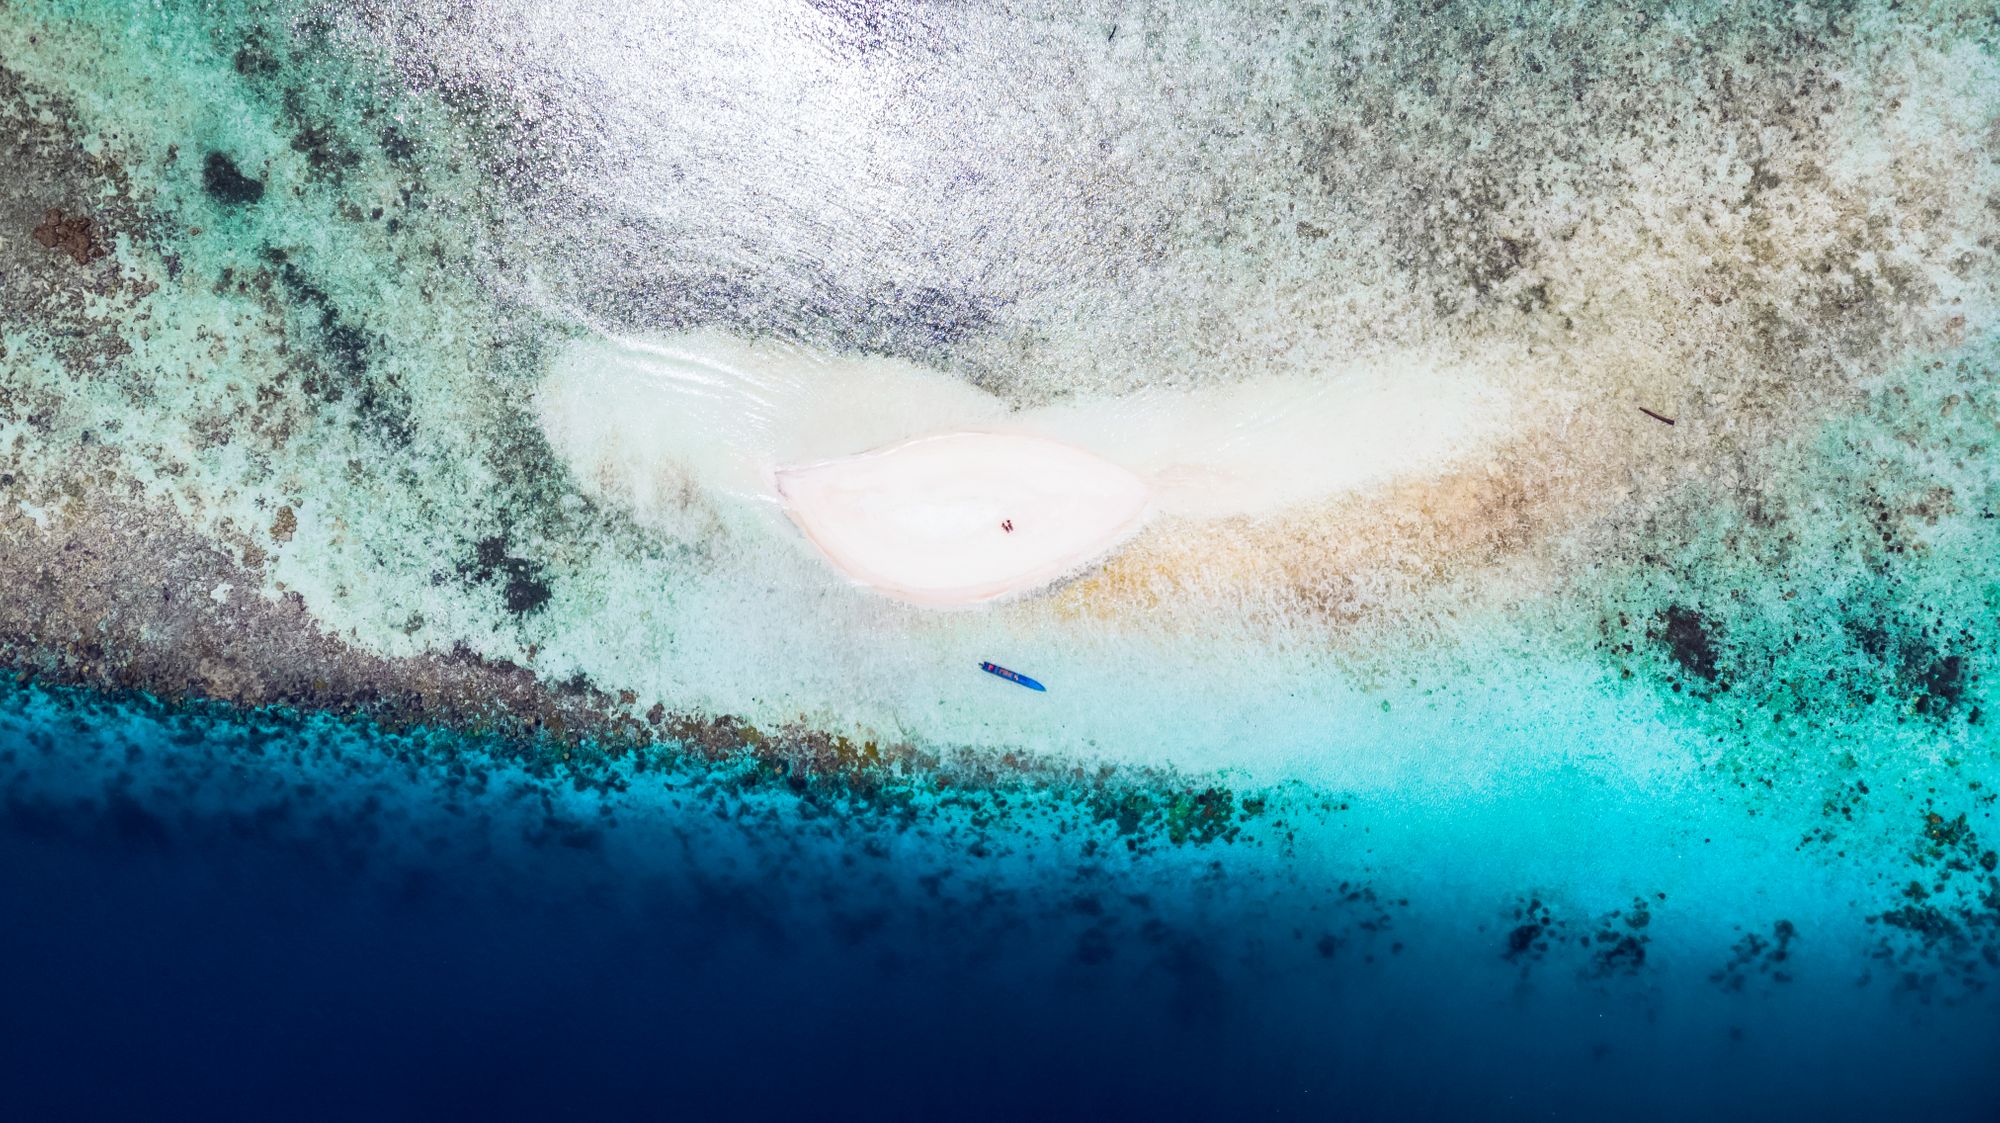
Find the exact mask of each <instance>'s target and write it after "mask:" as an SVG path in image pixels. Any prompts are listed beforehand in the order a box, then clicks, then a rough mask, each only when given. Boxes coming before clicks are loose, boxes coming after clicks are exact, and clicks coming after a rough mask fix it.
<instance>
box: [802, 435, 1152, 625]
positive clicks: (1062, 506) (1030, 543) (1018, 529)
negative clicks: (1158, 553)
mask: <svg viewBox="0 0 2000 1123" xmlns="http://www.w3.org/2000/svg"><path fill="white" fill-rule="evenodd" d="M776 482H777V488H778V494H779V496H780V497H781V498H782V499H783V500H784V504H785V512H786V513H787V514H788V515H790V516H791V519H792V521H793V522H794V523H796V524H797V525H798V527H799V529H800V530H802V531H804V532H805V535H806V537H807V538H809V539H810V540H811V541H812V543H813V545H815V546H817V547H819V550H820V552H821V553H823V554H825V555H826V557H827V560H828V561H830V562H832V563H833V565H834V566H835V567H836V568H838V569H839V570H840V571H841V572H842V573H845V574H846V575H848V576H849V577H851V578H853V579H854V580H856V581H859V582H861V583H862V584H865V585H868V586H871V587H873V588H875V589H878V590H880V591H882V592H884V593H887V594H889V595H890V596H893V597H897V598H899V599H901V600H905V601H909V602H911V603H913V604H920V605H927V606H931V607H951V606H958V605H970V604H977V603H979V602H981V601H988V600H992V599H994V598H996V597H1002V596H1006V595H1007V594H1009V593H1018V592H1025V591H1027V590H1030V589H1035V588H1039V587H1041V586H1043V585H1046V584H1048V583H1049V582H1051V581H1054V580H1055V579H1057V578H1059V577H1061V576H1063V575H1064V574H1067V573H1070V572H1072V571H1074V570H1076V569H1078V568H1081V567H1082V566H1084V565H1087V564H1089V563H1090V562H1092V561H1094V560H1096V559H1097V558H1100V557H1102V556H1103V555H1104V554H1105V553H1107V552H1109V551H1110V550H1111V549H1112V548H1113V547H1115V546H1117V545H1118V544H1119V543H1120V542H1122V541H1123V540H1124V539H1125V538H1127V537H1128V536H1130V535H1131V534H1132V533H1133V532H1134V531H1136V530H1137V529H1138V528H1139V526H1140V525H1141V524H1142V523H1144V522H1145V519H1146V515H1147V512H1148V506H1149V502H1150V500H1151V497H1152V493H1151V489H1150V488H1149V487H1148V486H1147V484H1146V482H1145V481H1144V480H1142V479H1140V478H1139V477H1138V476H1136V475H1134V474H1132V473H1131V472H1129V471H1127V470H1125V469H1124V468H1121V467H1119V466H1118V465H1116V464H1113V463H1111V462H1110V461H1108V460H1105V459H1103V458H1102V457H1099V456H1096V455H1093V454H1092V453H1089V452H1086V451H1084V450H1083V449H1080V448H1077V447H1076V446H1074V445H1070V444H1065V443H1063V442H1061V441H1052V440H1048V439H1046V438H1043V437H1029V436H1018V435H1012V434H1002V433H947V434H944V435H941V436H934V437H922V438H918V439H917V440H913V441H906V442H903V443H900V444H895V445H890V446H888V447H886V448H881V449H877V450H875V451H872V452H865V453H862V454H860V455H858V456H848V457H843V458H841V459H838V460H827V461H822V462H820V463H817V464H809V465H805V466H802V467H797V468H785V469H781V470H779V471H778V472H777V479H776Z"/></svg>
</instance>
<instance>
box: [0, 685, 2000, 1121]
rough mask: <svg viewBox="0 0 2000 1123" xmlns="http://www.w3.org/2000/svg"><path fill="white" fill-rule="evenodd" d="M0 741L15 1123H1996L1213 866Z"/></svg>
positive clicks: (387, 764) (1815, 1049) (98, 718)
mask: <svg viewBox="0 0 2000 1123" xmlns="http://www.w3.org/2000/svg"><path fill="white" fill-rule="evenodd" d="M5 714H6V724H5V727H4V729H5V732H4V735H0V736H4V740H0V745H4V746H5V749H4V752H5V754H6V755H5V758H4V759H5V760H6V762H7V765H8V770H7V773H6V774H7V776H8V779H7V781H6V788H5V816H4V819H0V896H4V900H5V901H7V902H8V907H7V908H6V909H5V912H4V916H5V919H4V921H0V964H4V972H5V974H4V979H0V985H3V986H4V992H5V994H6V995H7V1000H6V1001H5V1003H4V1004H0V1039H4V1040H5V1041H6V1042H7V1043H8V1044H7V1048H6V1050H5V1052H4V1054H0V1057H4V1060H0V1085H4V1087H5V1089H6V1095H7V1097H8V1101H9V1106H8V1107H7V1109H6V1115H7V1116H8V1117H10V1118H19V1119H54V1118H182V1117H186V1118H195V1117H199V1118H270V1117H273V1116H277V1115H285V1116H305V1117H318V1118H438V1117H481V1118H523V1117H530V1116H535V1115H563V1116H576V1115H579V1114H580V1115H585V1116H601V1117H613V1118H653V1117H722V1116H727V1117H766V1118H768V1117H792V1118H802V1117H811V1118H869V1119H879V1118H935V1117H940V1116H953V1117H994V1118H1002V1117H1016V1118H1018V1117H1022V1116H1031V1115H1044V1116H1055V1117H1085V1116H1092V1117H1118V1118H1125V1117H1156V1118H1215V1117H1236V1116H1279V1117H1294V1118H1454V1117H1456V1118H1559V1119H1560V1118H1567V1119H1585V1118H1587V1119H1598V1118H1606V1117H1619V1118H1634V1119H1650V1118H1680V1117H1686V1116H1687V1115H1689V1114H1693V1113H1697V1112H1699V1113H1701V1114H1704V1115H1709V1116H1719V1117H1723V1118H1752V1117H1758V1118H1864V1117H1876V1118H1932V1119H1977V1118H1990V1117H1991V1113H1990V1104H1991V1103H1992V1102H1993V1101H1992V1099H1991V1097H1992V1095H1993V1093H1994V1091H1995V1087H1996V1076H1995V1074H1994V1071H1993V1066H1992V1065H1991V1063H1990V1062H1991V1059H1992V1057H1993V1056H1994V1055H1995V1054H1994V1045H1995V1044H1996V1042H2000V1028H1997V1027H1996V1025H1995V1022H1994V1021H1993V1017H1992V1009H1991V1007H1990V1005H1981V1004H1980V1003H1979V1002H1978V1001H1976V1000H1975V1001H1971V1002H1960V1003H1959V1004H1957V1005H1954V1006H1946V1005H1943V1004H1941V1003H1931V1004H1928V1005H1927V1004H1923V1003H1918V1002H1914V1001H1910V1002H1884V1001H1881V999H1882V997H1883V996H1882V994H1881V993H1880V989H1879V988H1877V989H1876V990H1875V991H1870V990H1868V989H1867V988H1859V989H1857V988H1854V987H1852V986H1848V985H1833V984H1829V983H1826V982H1825V981H1824V980H1822V984H1821V985H1816V986H1808V987H1800V986H1796V985H1795V986H1794V987H1793V988H1792V989H1785V988H1782V987H1779V988H1773V987H1772V986H1771V985H1770V984H1769V983H1768V981H1763V982H1759V981H1757V980H1754V979H1753V982H1752V985H1751V986H1750V987H1749V988H1748V989H1747V991H1746V992H1744V993H1738V994H1731V993H1728V992H1726V991H1725V990H1723V989H1722V988H1718V987H1715V986H1711V985H1706V984H1704V983H1702V982H1701V981H1700V980H1699V979H1698V978H1696V977H1695V975H1694V973H1693V972H1689V971H1686V970H1683V969H1679V968H1676V967H1674V966H1673V965H1672V964H1671V963H1670V964H1668V965H1666V966H1665V967H1661V968H1657V969H1652V970H1649V971H1648V972H1647V973H1646V974H1645V975H1644V976H1640V977H1639V979H1640V981H1638V982H1633V983H1629V984H1628V983H1626V982H1621V981H1619V980H1616V979H1613V980H1609V981H1607V982H1604V983H1602V984H1601V985H1599V984H1587V983H1585V982H1580V981H1579V980H1578V978H1577V977H1575V976H1572V975H1570V974H1566V973H1562V972H1552V973H1550V974H1548V975H1545V976H1538V977H1536V978H1535V979H1533V980H1532V981H1531V980H1530V978H1529V976H1528V975H1526V974H1524V973H1521V974H1517V973H1516V971H1515V969H1514V965H1513V964H1511V963H1506V962H1503V957H1502V955H1501V954H1500V953H1502V952H1504V951H1505V950H1506V949H1505V942H1504V938H1502V937H1501V936H1499V935H1498V934H1496V933H1492V932H1474V931H1472V926H1471V925H1470V924H1469V923H1468V924H1467V926H1466V927H1465V928H1463V929H1458V928H1455V926H1453V925H1452V924H1450V923H1448V922H1445V923H1434V922H1425V921H1421V920H1418V919H1416V916H1417V914H1416V913H1409V914H1400V915H1397V916H1396V917H1395V919H1393V921H1391V922H1390V924H1391V926H1392V927H1393V928H1394V935H1395V937H1396V944H1395V946H1396V947H1397V948H1398V949H1401V950H1396V951H1389V950H1388V949H1387V947H1386V946H1385V945H1384V944H1383V943H1382V942H1380V941H1376V942H1367V941H1368V940H1370V939H1371V938H1372V934H1368V933H1365V932H1364V931H1362V930H1352V929H1351V930H1346V931H1344V932H1343V933H1342V934H1341V935H1339V937H1338V938H1337V939H1335V940H1334V941H1333V944H1334V946H1332V947H1330V948H1329V947H1325V946H1321V945H1320V941H1318V940H1316V939H1313V938H1312V933H1311V932H1307V933H1306V934H1305V936H1306V938H1305V939H1304V940H1303V941H1301V940H1300V939H1299V938H1298V936H1297V935H1295V934H1294V933H1293V932H1291V931H1289V929H1290V928H1292V927H1293V926H1294V921H1295V920H1296V919H1297V916H1298V915H1299V914H1297V913H1296V912H1295V911H1294V910H1295V906H1297V905H1298V903H1299V901H1300V899H1301V898H1302V897H1303V896H1305V895H1308V894H1309V892H1310V889H1309V887H1306V886H1303V885H1302V884H1301V883H1299V882H1298V881H1297V880H1295V879H1294V880H1289V881H1288V880H1286V879H1285V878H1284V877H1282V876H1280V875H1279V874H1277V873H1275V872H1274V871H1275V870H1277V869H1278V868H1279V867H1277V866H1273V865H1269V864H1260V863H1257V862H1251V861H1247V860H1245V859H1243V858H1242V857H1241V855H1243V854H1246V853H1248V851H1244V850H1230V851H1228V852H1225V853H1220V854H1214V855H1210V854H1206V853H1204V854H1201V855H1200V856H1198V857H1196V856H1191V853H1192V852H1191V851H1189V850H1187V849H1186V848H1170V849H1166V850H1163V851H1160V852H1158V853H1157V854H1155V855H1153V856H1152V857H1149V858H1145V859H1142V860H1139V861H1137V862H1134V863H1132V864H1130V865H1127V866H1124V867H1122V868H1121V872H1120V873H1119V874H1118V877H1117V879H1116V883H1115V884H1114V883H1113V882H1111V881H1108V880H1100V881H1099V882H1098V884H1100V886H1101V887H1102V888H1103V889H1104V891H1102V892H1099V893H1096V894H1094V895H1090V894H1080V893H1078V892H1077V890H1076V884H1077V882H1076V877H1077V873H1078V871H1077V870H1076V869H1074V868H1061V867H1048V868H1043V869H1039V870H1038V869H1035V868H1033V867H1034V863H1035V860H1036V859H1035V858H1034V857H1033V856H1032V855H1033V852H1034V847H1033V844H1032V843H1031V842H1024V844H1023V846H1022V848H1021V850H1019V851H1017V852H1016V854H1015V856H1014V859H1012V860H1014V861H1019V862H1023V863H1025V865H1024V866H1023V868H1022V869H1016V870H1013V871H1012V872H1008V871H1006V870H1004V869H998V868H997V867H995V868H989V869H987V870H986V872H984V873H979V872H968V874H967V876H968V877H974V878H984V879H985V882H984V884H981V885H978V886H967V887H965V888H966V891H964V892H958V893H955V892H953V891H952V890H951V889H950V888H939V881H938V880H936V879H933V878H931V876H930V875H932V874H935V873H936V871H937V870H939V869H943V868H948V867H951V866H953V865H954V864H955V863H956V864H958V865H960V866H961V867H962V868H964V869H966V870H968V871H973V870H975V869H976V868H977V867H979V866H980V864H981V860H980V859H977V858H974V857H969V856H967V855H966V854H965V853H964V852H962V851H956V852H955V851H953V849H952V848H951V846H950V845H948V844H946V843H944V842H941V841H938V840H937V838H935V837H931V836H925V835H924V833H923V832H922V831H921V830H918V831H915V832H903V833H902V835H901V837H903V838H904V839H905V840H906V841H905V842H903V843H899V844H897V847H896V848H893V849H890V850H889V851H888V852H887V853H886V854H884V853H880V852H879V851H880V849H881V848H880V847H875V848H874V849H876V850H877V851H878V852H877V853H874V854H869V853H866V851H867V849H869V840H868V839H867V838H865V837H863V832H862V831H860V830H859V829H858V828H856V827H852V826H841V827H836V828H834V829H831V830H827V829H823V824H821V823H820V822H818V821H817V820H813V819H798V818H791V817H788V816H789V814H790V813H789V812H787V811H786V810H785V808H784V807H783V804H784V803H785V802H786V801H787V800H789V799H791V797H789V796H769V797H757V796H755V795H754V794H753V796H752V800H753V801H754V800H755V799H759V798H766V799H768V800H769V801H770V802H771V804H772V806H773V807H775V808H776V809H777V810H776V812H775V813H774V817H773V818H772V819H771V820H770V821H768V822H760V823H759V824H758V825H757V826H756V827H755V829H746V828H744V826H743V823H744V822H745V821H746V820H745V819H744V818H736V817H729V816H717V815H714V814H706V815H698V814H696V813H693V812H689V811H686V810H667V811H662V812H661V813H659V814H658V815H656V816H651V817H648V816H645V815H638V814H633V813H631V812H630V811H629V810H621V811H619V812H618V813H616V814H612V815H611V816H610V817H608V818H604V819H602V820H601V821H600V822H599V823H598V825H597V827H596V832H597V833H595V834H588V835H582V836H579V835H578V834H576V833H575V832H571V833H570V834H568V835H564V834H561V833H560V832H555V833H552V832H549V831H546V830H544V831H540V832H536V831H535V830H533V829H532V828H533V826H534V824H535V823H537V822H541V823H544V824H546V823H547V822H548V821H549V818H550V812H549V809H550V808H551V807H554V808H555V809H556V811H555V815H556V816H557V817H558V818H559V817H561V816H563V815H566V814H570V813H571V812H572V811H573V810H574V808H575V807H576V806H580V804H578V803H576V800H581V799H586V798H596V797H594V796H582V795H579V794H578V793H576V792H575V790H574V789H575V787H576V785H575V784H574V783H573V781H571V782H566V779H567V778H565V777H561V776H558V777H555V778H553V779H550V780H548V781H544V782H534V781H528V780H523V779H521V778H520V777H518V776H516V777H514V778H511V779H503V778H501V777H500V776H499V775H498V773H499V772H500V771H501V770H502V769H504V766H503V765H496V766H494V767H495V770H496V776H495V778H494V780H493V781H492V782H491V783H490V784H489V786H488V787H487V788H486V792H485V794H483V795H473V794H467V793H466V792H465V791H463V790H458V791H454V790H452V788H451V785H450V784H448V783H442V782H440V781H439V780H438V779H437V777H438V776H440V775H445V774H448V767H446V768H444V769H443V770H439V769H433V768H431V767H430V765H412V764H411V763H410V761H411V760H413V759H417V758H418V757H421V758H422V759H425V760H428V761H430V762H431V763H432V764H437V763H438V762H448V761H450V760H451V759H453V757H454V754H457V755H458V758H459V759H469V760H473V761H475V762H476V761H481V760H487V759H489V758H490V756H491V754H493V753H494V752H495V751H496V749H495V747H494V746H491V745H485V746H482V745H480V744H478V743H475V742H469V741H461V740H455V739H451V738H441V737H431V738H428V739H426V738H424V737H422V736H417V737H407V736H403V735H397V734H390V733H384V732H380V731H371V730H368V729H363V728H359V727H346V726H342V725H340V724H339V723H335V722H332V721H328V720H325V719H299V718H290V717H284V716H282V715H272V714H264V715H241V714H233V713H230V712H228V711H220V710H207V709H200V708H197V709H194V710H170V709H166V708H162V707H159V706H157V705H154V704H151V703H149V702H146V701H145V700H143V699H128V700H125V701H123V702H108V701H105V700H102V699H98V698H94V697H91V696H89V695H84V694H78V693H72V692H68V691H44V690H41V689H39V688H33V687H23V686H19V685H13V686H10V688H9V690H8V693H7V696H6V705H5ZM51 754H56V755H58V756H60V757H61V758H62V762H63V763H62V764H61V765H60V766H52V765H50V764H49V763H48V762H49V761H50V760H52V759H53V757H52V756H51ZM398 757H400V758H402V761H403V763H402V764H396V763H393V762H394V761H395V760H396V759H397V758H398ZM35 761H41V762H42V767H39V768H37V769H33V770H24V769H22V767H21V766H22V765H23V764H25V763H32V762H35ZM335 775H341V776H344V777H345V788H343V789H334V788H332V787H321V788H307V787H303V786H302V785H311V784H315V783H325V782H326V781H327V780H328V779H329V778H330V777H333V776H335ZM566 789H567V791H568V794H567V795H566V794H565V790H566ZM288 790H289V791H290V792H291V793H293V794H292V795H291V796H290V797H289V798H288V797H287V794H286V793H287V791H288ZM565 801H569V802H565ZM399 803H400V804H401V807H400V808H399ZM447 808H449V809H447ZM794 810H796V808H794ZM935 814H936V815H938V816H945V815H949V814H951V812H949V811H946V810H942V809H940V810H938V811H936V812H935ZM620 815H623V817H622V818H621V817H619V816H620ZM662 832H664V833H662ZM531 836H532V838H531ZM669 837H672V838H675V839H676V840H677V841H676V843H675V844H673V845H656V844H657V843H659V842H660V840H662V839H665V838H669ZM995 845H997V843H996V844H995ZM850 859H851V861H850ZM987 862H988V864H989V865H991V859H988V860H987ZM942 880H943V881H944V882H946V883H949V882H950V880H951V877H950V875H949V874H947V875H945V877H944V878H943V879H942ZM927 882H928V884H927ZM1385 911H1387V912H1391V913H1393V912H1395V911H1396V910H1394V909H1393V908H1389V909H1386V910H1385ZM1353 915H1354V916H1360V915H1362V913H1360V912H1356V913H1354V914H1353ZM1092 930H1094V931H1097V932H1099V933H1101V934H1102V938H1091V937H1088V936H1084V937H1081V938H1080V937H1079V933H1080V932H1088V931H1092ZM1294 947H1296V948H1297V950H1296V951H1289V950H1287V949H1290V948H1294ZM1092 949H1095V950H1094V951H1093V950H1092ZM1496 968H1498V969H1497V970H1496ZM1746 994H1747V995H1748V996H1749V997H1747V998H1746Z"/></svg>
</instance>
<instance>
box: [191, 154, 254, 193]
mask: <svg viewBox="0 0 2000 1123" xmlns="http://www.w3.org/2000/svg"><path fill="white" fill-rule="evenodd" d="M201 187H202V190H204V191H206V192H208V197H209V198H211V199H214V200H215V201H216V202H218V203H221V204H223V205H225V206H231V207H244V206H254V205H256V204H257V203H259V202H262V201H263V198H264V181H263V180H261V179H252V178H250V177H249V176H247V175H244V174H243V169H241V168H239V167H237V166H236V161H234V160H232V159H230V158H229V157H228V155H227V154H225V153H221V152H210V153H209V154H208V158H207V159H206V160H204V161H202V165H201Z"/></svg>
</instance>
